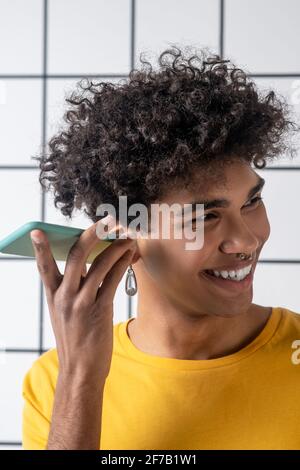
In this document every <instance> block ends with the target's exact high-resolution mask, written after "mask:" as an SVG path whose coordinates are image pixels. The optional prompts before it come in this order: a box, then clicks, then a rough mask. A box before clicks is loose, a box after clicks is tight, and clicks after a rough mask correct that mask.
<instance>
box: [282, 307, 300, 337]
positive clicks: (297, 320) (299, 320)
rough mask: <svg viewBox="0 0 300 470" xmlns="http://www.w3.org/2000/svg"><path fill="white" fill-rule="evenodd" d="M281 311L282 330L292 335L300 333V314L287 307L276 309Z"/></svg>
mask: <svg viewBox="0 0 300 470" xmlns="http://www.w3.org/2000/svg"><path fill="white" fill-rule="evenodd" d="M276 308H277V309H279V310H280V311H281V321H280V327H281V329H286V330H287V331H289V332H292V333H297V332H299V333H300V312H296V311H294V310H291V309H289V308H286V307H276Z"/></svg>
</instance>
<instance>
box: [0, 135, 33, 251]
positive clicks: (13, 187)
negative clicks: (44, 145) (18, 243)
mask: <svg viewBox="0 0 300 470" xmlns="http://www.w3.org/2000/svg"><path fill="white" fill-rule="evenodd" d="M0 140H1V139H0ZM40 195H41V189H40V186H39V183H38V171H37V170H13V171H12V170H3V169H2V170H1V171H0V213H1V224H0V239H2V238H4V237H6V236H7V235H8V234H9V233H10V232H12V231H13V230H16V229H17V228H18V227H20V226H21V225H23V224H25V223H26V222H29V221H30V220H39V219H40V206H41V196H40ZM1 256H2V255H1Z"/></svg>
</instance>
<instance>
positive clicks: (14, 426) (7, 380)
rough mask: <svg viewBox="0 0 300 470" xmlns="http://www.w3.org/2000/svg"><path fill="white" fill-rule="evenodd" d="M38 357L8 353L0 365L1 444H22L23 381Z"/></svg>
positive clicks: (31, 354)
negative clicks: (10, 442) (11, 442)
mask: <svg viewBox="0 0 300 470" xmlns="http://www.w3.org/2000/svg"><path fill="white" fill-rule="evenodd" d="M37 357H38V354H35V353H23V354H20V353H7V354H6V355H5V360H4V361H3V360H2V361H1V363H0V372H1V395H0V396H1V399H0V416H1V424H0V442H9V441H13V442H21V431H22V408H23V398H22V381H23V377H24V376H25V374H26V372H27V370H28V369H29V367H30V366H31V364H32V363H33V362H34V361H35V359H36V358H37Z"/></svg>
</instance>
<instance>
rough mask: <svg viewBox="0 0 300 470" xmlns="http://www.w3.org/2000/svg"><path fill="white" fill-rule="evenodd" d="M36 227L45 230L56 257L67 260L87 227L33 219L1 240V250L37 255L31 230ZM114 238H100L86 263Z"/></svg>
mask: <svg viewBox="0 0 300 470" xmlns="http://www.w3.org/2000/svg"><path fill="white" fill-rule="evenodd" d="M34 229H40V230H43V231H44V232H45V233H46V235H47V238H48V240H49V243H50V247H51V251H52V254H53V257H54V259H56V260H57V261H66V259H67V256H68V253H69V251H70V248H71V246H72V245H73V244H74V243H75V242H76V241H77V239H78V238H79V237H80V235H81V233H82V232H84V230H85V229H82V228H75V227H68V226H66V225H57V224H50V223H47V222H40V221H31V222H27V223H26V224H24V225H22V226H21V227H19V228H18V229H17V230H15V231H14V232H12V233H10V234H9V235H8V236H7V237H5V238H3V239H2V240H0V252H1V253H7V254H13V255H20V256H27V257H33V258H34V257H35V254H34V250H33V246H32V241H31V238H30V232H31V230H34ZM113 241H114V239H109V238H106V239H104V240H100V239H99V243H98V244H97V245H96V247H94V249H93V250H92V251H91V252H90V254H89V256H88V258H87V260H86V263H87V264H91V263H92V262H93V261H94V259H95V257H96V256H97V255H98V254H99V253H101V252H102V251H103V250H105V248H107V247H108V246H109V245H110V244H111V243H112V242H113Z"/></svg>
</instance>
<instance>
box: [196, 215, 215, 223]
mask: <svg viewBox="0 0 300 470" xmlns="http://www.w3.org/2000/svg"><path fill="white" fill-rule="evenodd" d="M203 217H206V219H203ZM208 217H210V218H211V217H213V218H214V217H216V216H215V214H212V213H209V214H204V215H203V216H202V217H198V218H195V219H192V220H191V223H194V222H196V221H197V220H199V221H201V222H203V220H204V222H206V221H207V220H210V219H209V218H208Z"/></svg>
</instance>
